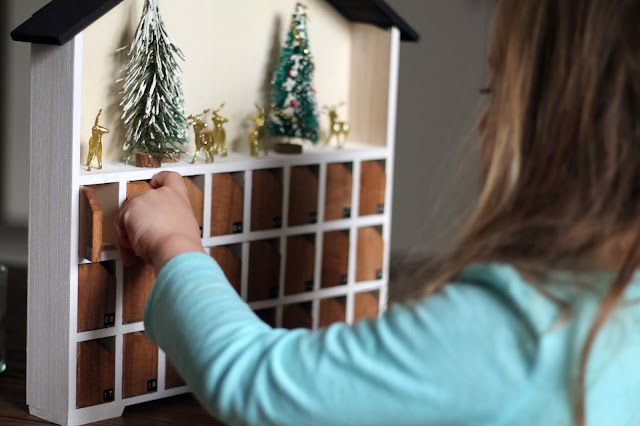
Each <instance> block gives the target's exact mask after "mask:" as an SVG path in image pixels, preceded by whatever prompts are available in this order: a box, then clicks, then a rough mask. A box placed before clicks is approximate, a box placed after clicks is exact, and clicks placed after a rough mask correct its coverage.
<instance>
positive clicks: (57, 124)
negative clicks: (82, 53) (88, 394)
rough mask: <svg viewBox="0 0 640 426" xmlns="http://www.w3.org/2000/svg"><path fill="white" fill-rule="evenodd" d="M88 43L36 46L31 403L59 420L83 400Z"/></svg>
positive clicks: (33, 70)
mask: <svg viewBox="0 0 640 426" xmlns="http://www.w3.org/2000/svg"><path fill="white" fill-rule="evenodd" d="M81 47H82V43H81V39H80V38H76V39H74V40H72V41H71V42H69V43H67V44H66V45H65V46H62V47H53V46H42V45H33V46H32V50H31V58H32V64H31V85H32V86H31V87H32V98H31V114H32V120H31V122H32V128H31V154H30V156H31V182H30V208H29V297H28V308H27V404H28V405H29V406H30V410H31V412H32V413H38V414H39V415H45V416H46V418H47V419H49V420H51V421H54V422H56V423H66V422H67V414H68V408H69V401H70V400H71V399H73V400H75V395H71V394H70V389H69V382H70V379H71V375H72V374H70V373H71V371H70V363H69V360H70V358H71V356H72V355H75V353H74V354H71V351H70V348H71V346H72V345H75V343H72V341H71V340H72V339H71V338H70V333H71V326H72V323H73V324H75V323H74V322H73V321H72V320H71V316H72V314H73V312H72V311H73V309H72V307H71V305H72V304H73V303H74V302H73V300H71V297H72V296H73V294H75V293H74V292H70V291H69V283H70V281H71V275H72V274H73V271H74V270H77V255H76V254H75V253H74V254H72V252H73V250H72V249H71V247H72V245H73V243H72V239H74V235H75V236H76V237H75V240H76V241H77V230H76V229H75V227H76V224H75V223H73V222H74V221H73V218H74V208H73V206H74V200H76V201H77V196H75V195H74V192H75V191H76V190H77V187H76V185H75V184H76V181H75V179H74V169H75V167H76V165H77V164H78V162H79V146H78V145H77V144H73V143H72V142H74V141H76V140H78V136H79V131H78V129H79V121H78V120H79V110H78V108H79V105H78V103H79V96H80V87H79V85H78V84H77V81H76V79H75V78H74V76H75V73H76V72H78V71H79V69H78V59H80V58H79V56H78V55H79V50H80V49H81ZM76 204H77V203H76ZM75 244H76V246H77V242H76V243H75ZM76 253H77V250H76ZM76 279H77V278H76ZM74 331H75V330H74ZM73 375H75V374H73Z"/></svg>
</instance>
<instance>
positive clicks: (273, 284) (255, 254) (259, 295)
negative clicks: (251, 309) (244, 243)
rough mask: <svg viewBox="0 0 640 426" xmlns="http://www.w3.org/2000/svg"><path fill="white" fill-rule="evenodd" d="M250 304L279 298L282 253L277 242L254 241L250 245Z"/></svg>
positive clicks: (248, 293)
mask: <svg viewBox="0 0 640 426" xmlns="http://www.w3.org/2000/svg"><path fill="white" fill-rule="evenodd" d="M248 278H249V283H248V289H247V299H248V301H249V302H255V301H257V300H267V299H271V298H274V297H277V296H278V282H279V279H280V252H279V250H278V247H277V244H276V241H275V240H263V241H253V242H251V243H250V244H249V277H248Z"/></svg>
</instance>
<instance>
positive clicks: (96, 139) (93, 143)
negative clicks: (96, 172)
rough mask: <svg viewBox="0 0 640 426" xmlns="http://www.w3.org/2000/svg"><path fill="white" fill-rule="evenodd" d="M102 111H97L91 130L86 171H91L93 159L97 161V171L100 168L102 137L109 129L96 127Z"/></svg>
mask: <svg viewBox="0 0 640 426" xmlns="http://www.w3.org/2000/svg"><path fill="white" fill-rule="evenodd" d="M100 114H102V109H100V111H98V115H97V116H96V122H95V124H94V125H93V128H92V129H91V137H90V138H89V155H88V156H87V170H88V171H91V164H92V163H93V160H94V159H95V158H97V159H98V169H101V168H102V135H104V134H106V133H109V129H107V128H106V127H102V126H100V125H98V119H100Z"/></svg>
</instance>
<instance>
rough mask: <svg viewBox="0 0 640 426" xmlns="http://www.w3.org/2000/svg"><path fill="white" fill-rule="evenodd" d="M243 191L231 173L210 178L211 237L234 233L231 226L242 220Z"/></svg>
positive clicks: (217, 174)
mask: <svg viewBox="0 0 640 426" xmlns="http://www.w3.org/2000/svg"><path fill="white" fill-rule="evenodd" d="M243 203H244V190H243V188H242V185H241V184H240V183H239V182H238V181H236V179H234V176H233V175H232V174H231V173H214V174H213V176H212V177H211V235H212V236H217V235H227V234H232V233H233V232H234V229H233V224H234V223H242V220H243Z"/></svg>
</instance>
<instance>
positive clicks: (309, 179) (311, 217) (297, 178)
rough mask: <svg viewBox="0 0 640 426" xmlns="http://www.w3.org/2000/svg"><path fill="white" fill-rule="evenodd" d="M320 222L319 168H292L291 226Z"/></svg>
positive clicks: (290, 191)
mask: <svg viewBox="0 0 640 426" xmlns="http://www.w3.org/2000/svg"><path fill="white" fill-rule="evenodd" d="M317 220H318V166H297V167H292V168H291V183H290V188H289V226H296V225H306V224H308V223H316V222H317Z"/></svg>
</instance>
